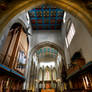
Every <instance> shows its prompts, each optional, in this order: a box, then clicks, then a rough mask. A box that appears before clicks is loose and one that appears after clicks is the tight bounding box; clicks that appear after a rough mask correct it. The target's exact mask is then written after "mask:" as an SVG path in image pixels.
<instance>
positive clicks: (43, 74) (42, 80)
mask: <svg viewBox="0 0 92 92" xmlns="http://www.w3.org/2000/svg"><path fill="white" fill-rule="evenodd" d="M42 82H43V89H44V66H43V67H42Z"/></svg>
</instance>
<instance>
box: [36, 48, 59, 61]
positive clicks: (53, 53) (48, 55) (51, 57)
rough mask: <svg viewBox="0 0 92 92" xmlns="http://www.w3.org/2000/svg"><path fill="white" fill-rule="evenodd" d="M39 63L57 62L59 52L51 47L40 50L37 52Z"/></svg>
mask: <svg viewBox="0 0 92 92" xmlns="http://www.w3.org/2000/svg"><path fill="white" fill-rule="evenodd" d="M36 54H37V56H38V58H39V61H55V60H56V59H57V55H58V51H57V50H55V49H54V48H51V47H43V48H40V49H39V50H38V51H37V52H36Z"/></svg>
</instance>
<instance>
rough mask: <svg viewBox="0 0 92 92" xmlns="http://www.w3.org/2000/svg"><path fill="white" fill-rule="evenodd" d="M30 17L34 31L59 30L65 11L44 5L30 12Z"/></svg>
mask: <svg viewBox="0 0 92 92" xmlns="http://www.w3.org/2000/svg"><path fill="white" fill-rule="evenodd" d="M29 15H30V21H31V24H32V28H33V30H57V29H58V30H59V29H61V25H62V22H63V15H64V11H63V10H62V9H59V8H56V7H53V6H50V5H42V6H39V7H37V8H34V9H32V10H29Z"/></svg>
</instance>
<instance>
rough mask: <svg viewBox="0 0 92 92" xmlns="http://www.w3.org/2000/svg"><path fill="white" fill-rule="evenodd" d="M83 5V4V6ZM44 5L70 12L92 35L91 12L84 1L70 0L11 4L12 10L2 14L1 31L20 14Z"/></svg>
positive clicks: (0, 20)
mask: <svg viewBox="0 0 92 92" xmlns="http://www.w3.org/2000/svg"><path fill="white" fill-rule="evenodd" d="M81 3H82V4H81ZM42 4H51V5H55V6H57V7H59V8H62V9H64V10H65V11H68V12H69V13H70V14H72V15H73V16H75V17H76V18H78V19H79V20H80V21H81V22H82V23H83V24H84V25H85V26H86V28H87V29H88V31H89V33H90V34H91V35H92V26H91V24H92V17H91V14H90V13H89V11H88V10H87V9H86V6H85V5H84V3H83V1H81V0H80V2H75V1H70V0H53V1H52V0H32V1H30V0H27V1H26V0H25V1H22V0H20V1H18V2H17V1H16V3H15V2H11V3H10V4H9V5H10V7H11V9H10V8H9V9H7V10H6V11H5V12H6V13H2V14H1V16H0V29H1V31H2V30H3V28H4V27H5V26H6V25H7V23H8V22H9V21H10V20H11V19H12V18H13V17H14V16H15V15H17V14H18V13H19V12H21V11H23V10H25V11H28V10H29V9H32V8H33V7H37V6H38V5H42Z"/></svg>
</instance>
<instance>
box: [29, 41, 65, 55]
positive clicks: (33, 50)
mask: <svg viewBox="0 0 92 92" xmlns="http://www.w3.org/2000/svg"><path fill="white" fill-rule="evenodd" d="M45 46H49V47H52V48H54V49H56V50H57V51H58V52H59V53H60V54H61V55H62V56H63V57H64V51H63V49H62V48H61V47H60V46H58V45H57V44H55V43H52V42H49V41H46V42H42V43H39V44H37V45H36V46H35V47H33V48H32V50H31V51H30V52H31V53H30V55H31V56H33V55H34V53H35V52H36V51H37V50H39V49H40V48H42V47H45Z"/></svg>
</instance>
